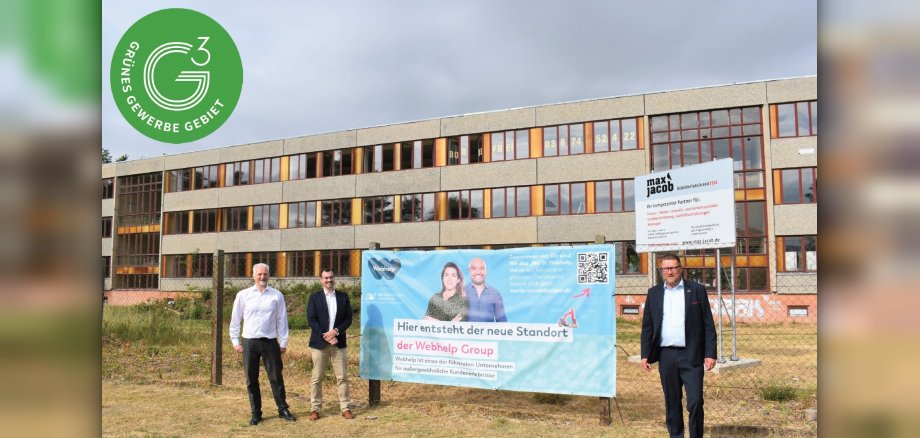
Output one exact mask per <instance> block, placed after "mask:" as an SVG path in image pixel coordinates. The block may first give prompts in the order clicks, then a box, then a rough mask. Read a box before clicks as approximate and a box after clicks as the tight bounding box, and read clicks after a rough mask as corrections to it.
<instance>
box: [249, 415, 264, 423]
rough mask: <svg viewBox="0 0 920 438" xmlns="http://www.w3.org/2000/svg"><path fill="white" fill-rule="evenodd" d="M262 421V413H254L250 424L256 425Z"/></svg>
mask: <svg viewBox="0 0 920 438" xmlns="http://www.w3.org/2000/svg"><path fill="white" fill-rule="evenodd" d="M261 422H262V414H252V418H251V419H249V425H250V426H255V425H257V424H259V423H261Z"/></svg>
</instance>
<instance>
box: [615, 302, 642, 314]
mask: <svg viewBox="0 0 920 438" xmlns="http://www.w3.org/2000/svg"><path fill="white" fill-rule="evenodd" d="M638 314H639V306H637V305H634V304H633V305H629V304H624V305H622V306H620V315H638Z"/></svg>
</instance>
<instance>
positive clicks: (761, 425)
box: [102, 241, 818, 435]
mask: <svg viewBox="0 0 920 438" xmlns="http://www.w3.org/2000/svg"><path fill="white" fill-rule="evenodd" d="M787 242H788V241H787ZM680 255H681V262H682V263H681V264H682V265H683V266H684V272H685V276H686V277H689V278H692V279H694V280H696V281H699V282H702V283H704V284H705V285H706V286H707V290H708V291H709V298H710V304H711V306H712V309H713V314H714V315H716V327H717V331H718V332H719V363H718V365H717V367H716V369H715V370H714V371H713V372H711V373H707V375H706V377H705V383H704V397H705V401H706V424H707V427H714V428H722V429H721V430H726V431H735V432H738V431H745V430H747V429H756V430H760V429H764V430H766V429H769V430H772V431H774V432H776V431H779V432H781V433H784V434H802V435H813V434H816V430H817V424H816V422H815V421H814V414H815V412H816V409H817V397H816V396H817V381H818V362H817V357H818V356H817V341H818V336H817V335H818V330H817V327H818V325H817V272H816V270H817V269H816V268H817V266H816V257H815V255H814V253H813V252H811V251H810V250H809V248H807V247H806V246H805V245H800V246H799V247H798V249H796V246H795V245H775V244H774V245H764V248H763V251H762V253H760V254H757V253H755V254H738V255H736V256H735V258H734V265H735V266H734V267H732V262H733V261H732V259H731V257H729V255H728V253H726V252H725V251H723V252H722V253H721V254H720V257H716V252H715V250H694V251H685V252H681V253H680ZM646 261H647V264H648V265H649V266H647V267H646V268H645V269H643V271H653V268H652V267H651V265H652V263H654V257H651V259H650V260H646ZM717 265H720V267H719V268H718V270H717V267H716V266H717ZM717 272H719V273H720V275H716V273H717ZM732 273H734V282H733V281H732ZM717 277H721V279H722V294H721V296H719V294H718V292H717V287H716V284H717V281H716V278H717ZM654 281H655V280H653V275H652V274H651V273H650V272H646V273H643V272H638V273H627V274H618V275H617V277H616V291H617V296H616V306H617V315H619V316H618V318H617V327H616V331H617V333H616V337H617V342H616V343H617V350H618V352H617V363H616V368H617V373H616V375H617V391H616V393H617V396H616V398H615V399H614V400H613V403H614V404H613V409H612V419H613V424H614V425H615V426H616V425H618V424H620V423H621V420H622V423H623V424H625V426H626V427H635V428H641V429H650V430H663V427H664V426H663V422H664V402H663V396H662V392H661V384H660V380H659V377H658V373H657V372H656V371H652V372H647V371H645V370H643V369H642V368H641V367H640V366H639V364H638V363H636V362H637V361H638V355H639V353H640V331H641V309H642V306H643V304H644V301H645V291H646V290H647V289H648V288H649V287H650V286H651V285H652V284H653V282H654ZM211 284H212V280H211V279H162V280H161V284H160V287H161V289H164V290H166V289H169V290H172V291H173V292H150V291H111V292H107V293H108V301H107V303H108V304H106V305H105V306H104V311H103V321H102V324H103V356H102V365H103V378H105V379H117V380H127V381H132V382H139V383H154V382H170V383H182V384H184V383H188V384H207V382H208V381H209V376H210V372H211V365H210V357H211V352H212V351H211V348H212V347H211V345H212V344H211V342H210V337H211V312H212V309H213V305H214V301H215V300H214V293H213V291H212V290H211ZM270 284H271V286H273V287H275V288H277V289H279V290H281V291H282V292H283V293H284V295H285V300H286V303H287V308H288V320H289V324H290V327H291V335H290V340H289V348H288V353H287V354H286V355H285V359H284V366H285V370H284V376H285V381H286V383H287V387H288V394H289V403H291V405H292V406H297V405H300V406H304V407H306V406H309V392H310V390H309V387H310V373H311V370H312V362H311V359H310V354H309V349H308V347H307V345H308V341H309V335H310V331H309V324H308V323H307V320H306V303H307V297H308V296H309V295H310V294H311V293H312V292H314V291H318V290H320V289H321V285H320V284H319V282H318V279H316V278H273V279H272V280H271V281H270ZM732 284H734V285H735V291H734V294H733V293H732V288H731V285H732ZM251 285H252V280H251V279H248V278H232V279H227V280H225V281H224V289H225V290H224V294H223V301H224V303H223V312H224V317H223V327H222V329H221V333H220V334H221V336H222V337H223V345H222V348H223V350H222V351H223V358H224V359H223V363H222V371H223V381H224V384H225V385H235V386H239V387H240V388H241V391H243V392H241V400H243V397H245V396H244V395H242V394H243V393H244V392H245V389H244V384H243V381H244V377H243V373H242V364H241V361H240V356H239V354H238V353H236V352H235V351H234V350H233V349H232V347H231V345H230V342H229V337H228V335H227V329H228V324H229V320H230V312H231V308H232V303H233V299H234V297H235V294H236V292H237V291H239V290H241V289H243V288H246V287H249V286H251ZM337 288H338V289H339V290H341V291H344V292H347V293H348V294H349V296H350V297H351V304H352V307H353V309H354V314H355V320H354V322H353V325H352V328H351V329H350V330H348V335H349V341H348V342H349V356H348V360H349V370H350V376H351V378H350V384H351V396H352V403H353V404H354V405H355V406H356V407H358V408H360V407H362V406H366V405H367V404H368V382H367V381H366V380H363V379H361V378H360V377H359V375H358V361H359V359H358V358H359V351H360V342H361V336H360V332H359V327H360V307H361V294H360V279H352V278H339V279H338V286H337ZM132 301H133V302H135V303H138V302H140V304H125V303H130V302H132ZM119 303H122V304H121V305H119ZM733 303H734V304H733ZM732 309H734V312H732ZM732 313H734V321H733V320H732ZM262 378H263V379H264V373H263V377H262ZM326 379H327V380H326V384H325V385H324V399H325V400H326V401H327V405H330V406H331V405H332V404H334V402H335V400H336V399H337V398H336V394H335V386H334V382H333V377H332V373H331V371H330V372H327V373H326ZM263 383H265V384H267V382H263ZM266 388H267V386H266ZM381 392H382V399H383V400H384V402H386V403H393V404H400V405H404V406H414V407H417V408H418V409H420V410H423V411H428V410H431V409H436V408H435V407H434V406H441V404H440V403H442V402H443V398H444V397H446V396H447V394H448V393H449V394H450V395H449V396H450V397H451V398H452V399H456V398H457V397H466V398H467V401H466V402H465V403H466V405H467V407H468V408H470V409H474V410H475V411H477V412H483V413H487V414H489V415H495V416H507V417H514V418H530V417H540V418H547V417H548V418H550V419H553V418H558V419H559V420H560V421H571V420H572V419H573V418H574V419H575V420H576V421H584V422H590V423H592V424H596V422H597V420H598V415H599V412H600V411H601V410H602V405H603V404H604V403H606V402H605V401H603V400H602V401H600V402H599V401H598V400H597V399H596V398H592V397H573V396H565V395H551V394H530V393H518V392H507V391H486V390H478V389H471V388H452V387H443V386H438V385H422V384H411V383H401V382H382V391H381ZM558 405H564V406H565V407H566V408H565V409H555V407H556V406H558ZM548 407H550V409H547V408H548Z"/></svg>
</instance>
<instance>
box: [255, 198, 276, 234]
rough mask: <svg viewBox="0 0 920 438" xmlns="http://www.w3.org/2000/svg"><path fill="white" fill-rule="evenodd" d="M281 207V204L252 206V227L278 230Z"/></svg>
mask: <svg viewBox="0 0 920 438" xmlns="http://www.w3.org/2000/svg"><path fill="white" fill-rule="evenodd" d="M280 208H281V206H280V205H279V204H273V205H257V206H255V207H252V229H253V230H277V229H278V227H279V226H280V225H279V222H278V218H279V217H280V214H279V211H280Z"/></svg>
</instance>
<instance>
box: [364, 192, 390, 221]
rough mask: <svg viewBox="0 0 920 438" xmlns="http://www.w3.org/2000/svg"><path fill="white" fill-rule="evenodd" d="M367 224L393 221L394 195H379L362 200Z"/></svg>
mask: <svg viewBox="0 0 920 438" xmlns="http://www.w3.org/2000/svg"><path fill="white" fill-rule="evenodd" d="M361 204H362V211H363V212H364V223H365V224H384V223H393V220H394V210H393V209H394V207H395V206H396V203H395V202H394V198H393V196H378V197H374V198H365V199H362V200H361Z"/></svg>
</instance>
